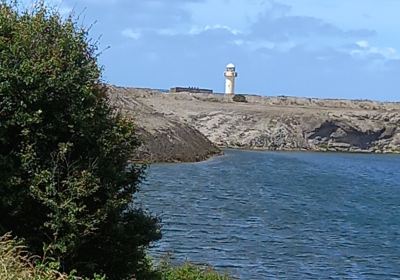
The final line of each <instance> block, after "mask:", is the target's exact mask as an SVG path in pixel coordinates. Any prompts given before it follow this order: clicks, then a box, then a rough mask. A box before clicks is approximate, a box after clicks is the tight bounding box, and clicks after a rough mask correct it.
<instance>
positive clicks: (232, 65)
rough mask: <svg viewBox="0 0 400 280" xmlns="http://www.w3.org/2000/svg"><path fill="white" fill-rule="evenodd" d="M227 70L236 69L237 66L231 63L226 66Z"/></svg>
mask: <svg viewBox="0 0 400 280" xmlns="http://www.w3.org/2000/svg"><path fill="white" fill-rule="evenodd" d="M226 68H235V65H234V64H233V63H229V64H228V65H226Z"/></svg>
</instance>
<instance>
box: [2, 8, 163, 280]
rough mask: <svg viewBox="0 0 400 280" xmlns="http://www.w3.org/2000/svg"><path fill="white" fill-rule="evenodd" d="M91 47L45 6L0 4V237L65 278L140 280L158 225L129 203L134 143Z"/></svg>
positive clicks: (139, 171) (138, 173) (135, 171)
mask: <svg viewBox="0 0 400 280" xmlns="http://www.w3.org/2000/svg"><path fill="white" fill-rule="evenodd" d="M90 42H91V41H90V40H89V39H88V38H87V31H86V30H85V29H83V28H79V27H78V26H77V25H76V23H75V22H74V20H73V19H72V18H71V17H70V18H68V19H65V20H63V19H62V18H61V17H60V15H59V14H58V13H57V12H54V11H51V10H49V9H47V8H46V7H45V6H44V5H43V4H38V5H37V6H36V8H34V9H33V10H32V11H22V12H18V9H17V7H16V5H15V4H10V3H9V2H7V1H4V0H3V1H1V2H0V234H4V233H5V232H10V231H11V232H12V233H13V234H14V235H15V236H18V237H20V238H23V239H24V241H25V243H26V245H27V247H28V249H29V250H30V251H31V252H32V253H33V254H35V255H40V256H42V255H44V254H46V255H47V256H48V257H51V258H54V259H55V260H56V261H57V262H59V263H60V265H61V268H62V271H65V272H67V273H68V272H69V271H72V270H75V269H76V270H77V271H78V272H79V274H80V275H83V276H90V275H93V274H94V273H96V272H98V273H100V274H103V273H104V274H106V275H107V276H108V277H109V279H123V278H125V277H127V276H129V275H133V274H136V276H137V278H139V279H140V272H141V271H143V265H142V263H143V259H144V257H145V248H146V246H147V245H148V244H149V243H150V242H151V241H154V240H157V239H158V238H160V230H159V225H158V219H157V218H154V217H152V216H150V215H148V214H147V213H145V212H143V211H142V210H141V209H139V208H137V207H136V206H135V204H134V201H133V194H134V193H135V192H136V191H137V189H138V184H139V183H140V181H141V178H142V175H143V167H142V166H139V165H135V164H131V165H127V162H128V160H129V158H130V157H131V156H132V155H133V154H134V153H135V150H136V148H137V147H138V145H139V141H138V139H137V138H136V134H135V130H134V127H133V125H132V124H131V122H130V121H128V120H125V119H123V118H122V117H121V116H120V115H118V114H116V113H115V112H114V110H113V109H112V108H110V106H109V105H108V102H107V97H106V88H105V86H104V85H103V84H102V83H101V80H100V79H101V69H100V68H99V67H98V65H97V54H96V51H97V49H96V46H95V45H93V44H91V43H90Z"/></svg>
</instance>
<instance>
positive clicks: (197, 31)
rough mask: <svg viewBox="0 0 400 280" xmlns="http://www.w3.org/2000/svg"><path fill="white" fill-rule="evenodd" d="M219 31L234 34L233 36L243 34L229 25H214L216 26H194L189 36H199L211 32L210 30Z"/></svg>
mask: <svg viewBox="0 0 400 280" xmlns="http://www.w3.org/2000/svg"><path fill="white" fill-rule="evenodd" d="M218 29H222V30H226V31H228V32H229V33H231V34H233V35H240V34H242V32H241V31H240V30H237V29H234V28H231V27H229V26H227V25H222V24H214V25H205V26H193V27H192V28H191V29H190V31H189V34H190V35H198V34H200V33H203V32H206V31H209V30H218Z"/></svg>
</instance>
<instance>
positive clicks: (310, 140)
mask: <svg viewBox="0 0 400 280" xmlns="http://www.w3.org/2000/svg"><path fill="white" fill-rule="evenodd" d="M124 90H126V91H127V92H130V94H129V99H132V100H133V101H135V102H140V103H142V104H143V105H144V106H147V107H149V108H151V109H152V110H153V112H154V113H157V114H161V115H162V116H166V117H170V118H173V119H174V120H175V121H177V122H178V123H179V124H182V125H185V126H190V127H192V128H194V129H195V130H197V131H199V132H201V134H202V135H204V136H206V137H207V139H209V140H210V141H211V142H212V143H214V144H215V145H217V146H219V147H229V148H246V149H267V150H313V151H343V152H376V153H389V152H390V153H400V104H399V103H380V102H373V101H350V100H323V99H310V98H293V97H261V96H246V99H247V103H240V102H233V101H232V99H231V97H228V96H224V95H216V94H200V93H199V94H196V93H175V94H165V93H161V92H156V91H151V90H139V89H124ZM117 91H121V89H119V90H117ZM128 107H129V106H128ZM148 121H150V122H152V126H153V125H156V126H157V124H156V123H154V122H153V121H152V120H151V118H150V119H147V120H146V122H148ZM167 134H168V133H167ZM193 135H194V134H193Z"/></svg>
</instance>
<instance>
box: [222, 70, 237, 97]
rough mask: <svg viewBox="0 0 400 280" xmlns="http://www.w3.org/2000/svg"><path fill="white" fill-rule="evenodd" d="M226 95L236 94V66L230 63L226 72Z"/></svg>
mask: <svg viewBox="0 0 400 280" xmlns="http://www.w3.org/2000/svg"><path fill="white" fill-rule="evenodd" d="M224 74H225V94H235V79H236V77H237V75H238V74H237V73H236V69H235V65H233V64H232V63H229V64H228V65H226V70H225V73H224Z"/></svg>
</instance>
